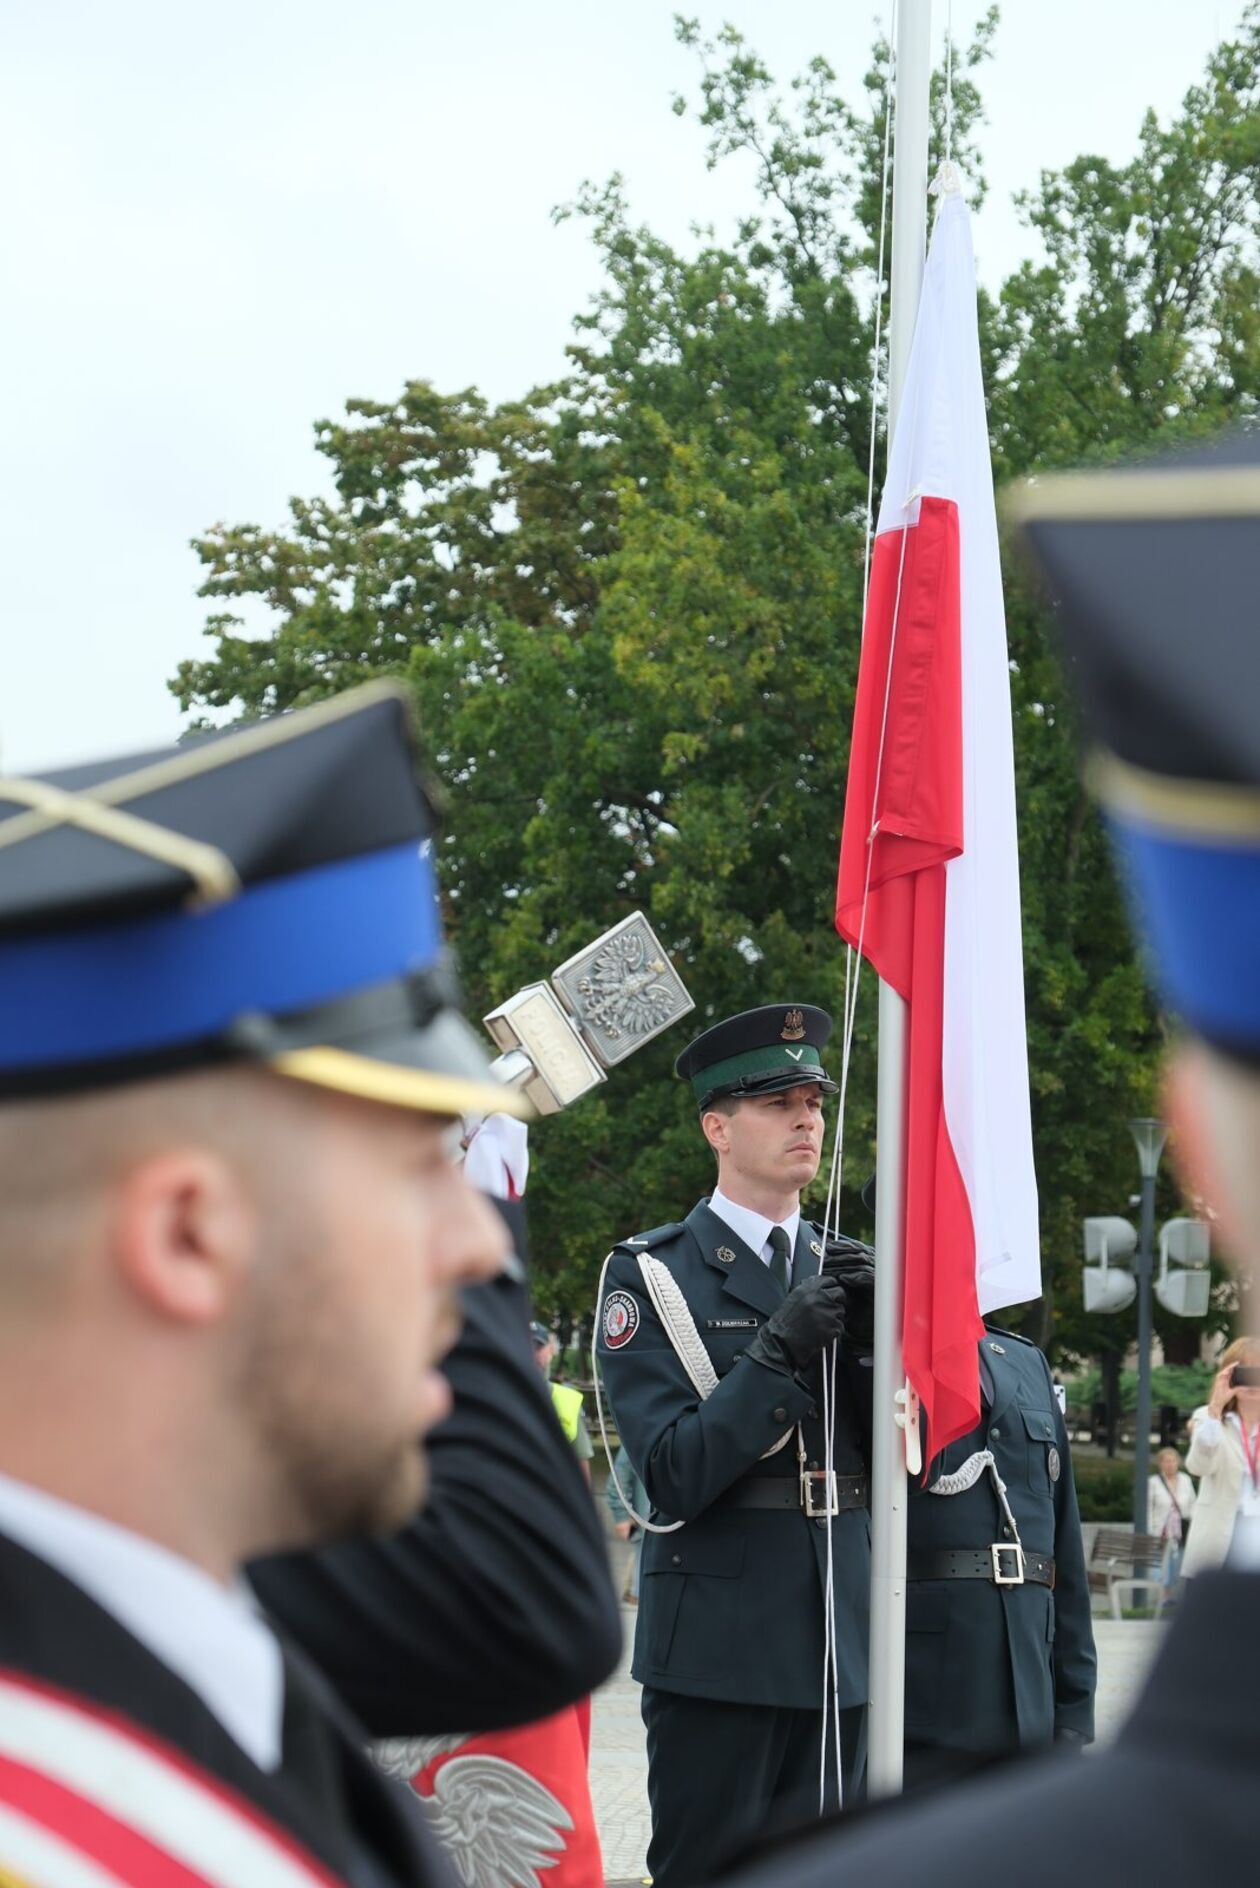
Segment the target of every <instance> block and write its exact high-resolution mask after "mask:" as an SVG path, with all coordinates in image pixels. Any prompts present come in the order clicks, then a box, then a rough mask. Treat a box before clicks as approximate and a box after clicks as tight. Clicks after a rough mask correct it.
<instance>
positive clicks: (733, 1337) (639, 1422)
mask: <svg viewBox="0 0 1260 1888" xmlns="http://www.w3.org/2000/svg"><path fill="white" fill-rule="evenodd" d="M822 1236H823V1235H822V1233H821V1231H820V1230H819V1228H818V1227H816V1226H811V1225H810V1224H809V1223H808V1222H807V1221H805V1220H804V1219H802V1221H801V1223H800V1229H799V1232H798V1234H797V1240H796V1248H795V1252H794V1254H793V1271H792V1276H793V1279H794V1280H796V1281H798V1282H799V1280H800V1279H802V1278H804V1277H805V1276H807V1274H808V1273H809V1272H812V1271H816V1270H817V1268H818V1263H819V1252H820V1250H821V1240H822ZM811 1248H815V1249H813V1250H811ZM641 1252H650V1253H651V1255H652V1257H653V1258H655V1259H660V1260H663V1261H664V1263H665V1264H666V1265H667V1266H668V1268H669V1270H670V1272H671V1273H672V1274H673V1276H674V1278H675V1279H676V1280H677V1282H678V1284H679V1286H680V1287H681V1289H682V1292H683V1295H684V1296H685V1298H686V1300H687V1304H688V1307H689V1309H690V1311H691V1315H692V1318H693V1319H694V1321H695V1324H696V1328H697V1331H698V1332H699V1335H700V1338H701V1339H702V1341H703V1343H704V1346H705V1349H706V1350H707V1351H708V1354H709V1356H710V1358H711V1359H712V1362H713V1367H714V1370H715V1371H716V1373H717V1376H718V1377H719V1379H720V1381H719V1383H718V1385H717V1388H716V1389H715V1390H714V1392H713V1394H712V1395H711V1396H709V1397H708V1398H707V1399H704V1400H702V1399H701V1398H700V1396H699V1395H698V1394H697V1392H696V1390H695V1388H694V1387H693V1385H692V1383H691V1380H690V1378H689V1377H688V1376H687V1374H686V1372H685V1370H684V1369H683V1366H682V1364H681V1363H680V1362H679V1360H678V1358H677V1356H676V1354H675V1352H674V1349H673V1347H672V1345H671V1344H670V1341H669V1339H668V1337H667V1336H666V1334H665V1331H664V1329H663V1327H662V1325H661V1323H660V1320H659V1319H658V1317H657V1315H656V1312H655V1311H654V1309H653V1307H652V1302H651V1299H650V1298H649V1297H648V1294H647V1291H646V1288H645V1286H644V1283H643V1277H642V1273H641V1271H640V1268H639V1263H638V1255H639V1253H641ZM722 1253H727V1254H730V1255H731V1256H730V1257H729V1258H723V1257H720V1256H719V1254H722ZM782 1301H783V1290H782V1287H781V1286H779V1285H778V1284H776V1282H775V1280H774V1279H773V1278H772V1277H771V1276H770V1273H769V1271H768V1270H767V1268H766V1267H765V1266H764V1265H763V1264H762V1262H761V1260H760V1258H759V1257H758V1256H757V1254H756V1253H753V1252H750V1251H749V1249H748V1247H747V1246H746V1245H744V1244H743V1242H742V1241H741V1240H740V1239H739V1238H738V1237H737V1236H736V1234H735V1233H733V1232H732V1231H731V1229H730V1227H729V1226H727V1224H726V1223H725V1221H724V1220H721V1219H719V1218H718V1217H717V1215H716V1214H715V1213H712V1212H710V1210H709V1206H708V1203H707V1201H703V1200H702V1201H701V1202H700V1204H699V1205H698V1206H696V1207H695V1208H694V1209H693V1211H692V1212H691V1213H689V1214H688V1216H687V1218H686V1220H685V1221H683V1222H682V1223H681V1224H676V1225H671V1226H662V1227H658V1228H657V1229H656V1231H654V1232H649V1233H643V1234H641V1235H640V1236H639V1237H638V1238H637V1239H634V1240H627V1241H625V1242H624V1243H623V1244H621V1245H619V1246H617V1247H615V1248H614V1250H613V1253H612V1255H611V1259H610V1263H609V1266H608V1274H607V1280H606V1286H605V1293H604V1299H603V1304H602V1305H601V1307H600V1311H601V1316H600V1334H599V1353H600V1364H601V1368H602V1372H603V1377H604V1381H605V1383H606V1385H607V1387H608V1394H609V1400H610V1401H611V1403H612V1407H613V1413H614V1415H615V1416H616V1419H617V1428H618V1431H619V1433H620V1435H621V1438H622V1441H623V1442H624V1443H625V1445H626V1448H627V1449H628V1451H629V1453H630V1457H631V1460H632V1461H633V1462H634V1465H635V1467H636V1469H637V1470H638V1472H639V1474H640V1476H641V1477H642V1480H643V1484H644V1486H645V1488H646V1489H647V1492H648V1497H649V1499H650V1500H651V1502H652V1504H653V1516H652V1518H653V1519H654V1520H670V1519H673V1520H680V1521H683V1522H685V1524H686V1525H685V1526H684V1527H682V1528H680V1529H679V1530H678V1532H677V1533H673V1534H648V1535H647V1536H646V1538H645V1540H644V1543H643V1566H642V1576H641V1584H640V1594H639V1616H638V1625H637V1630H636V1634H635V1647H634V1676H635V1677H636V1678H637V1679H638V1680H639V1681H640V1683H641V1684H644V1685H651V1686H655V1687H656V1688H657V1689H658V1690H661V1691H673V1692H682V1693H685V1694H688V1695H689V1696H692V1697H698V1698H719V1699H727V1700H730V1701H731V1702H734V1703H740V1704H768V1705H778V1706H789V1707H793V1708H797V1709H805V1710H818V1709H819V1708H820V1707H821V1705H822V1702H823V1653H824V1611H823V1606H824V1593H825V1590H826V1577H827V1523H826V1522H825V1521H816V1520H810V1519H808V1518H807V1517H806V1515H805V1514H804V1513H803V1512H802V1511H801V1509H800V1506H799V1504H796V1505H793V1507H792V1508H790V1509H784V1510H768V1509H749V1508H739V1507H732V1506H731V1505H729V1500H724V1497H728V1493H729V1491H730V1490H732V1488H733V1487H734V1485H735V1484H736V1483H739V1482H741V1481H742V1480H744V1479H746V1478H752V1477H762V1476H773V1477H787V1478H788V1479H789V1481H790V1483H791V1484H792V1485H793V1486H794V1487H795V1486H796V1485H797V1484H798V1460H797V1445H796V1433H795V1425H796V1424H797V1423H798V1422H799V1423H801V1424H802V1425H803V1430H804V1437H805V1449H806V1456H807V1460H808V1462H809V1463H810V1465H811V1466H814V1467H819V1468H821V1466H822V1463H823V1425H822V1409H823V1401H822V1367H821V1364H820V1363H819V1364H815V1365H814V1366H813V1367H812V1368H811V1370H810V1371H809V1372H807V1373H806V1374H805V1375H804V1376H801V1377H792V1376H788V1375H785V1374H783V1373H781V1372H778V1371H774V1370H768V1369H766V1368H765V1367H764V1366H763V1365H761V1364H758V1363H754V1362H748V1361H746V1360H745V1359H744V1355H743V1353H744V1349H745V1347H746V1346H747V1344H748V1343H749V1341H750V1340H751V1338H752V1337H753V1335H754V1333H755V1332H756V1330H757V1328H758V1327H759V1326H760V1325H761V1324H763V1323H764V1322H765V1320H766V1319H767V1318H768V1317H769V1316H770V1314H771V1313H772V1312H773V1311H774V1310H775V1309H776V1307H777V1306H778V1305H779V1304H781V1303H782ZM839 1357H840V1365H839V1368H838V1369H837V1372H836V1395H835V1407H834V1410H833V1432H834V1437H835V1454H834V1465H835V1469H836V1472H837V1474H838V1475H840V1476H846V1475H849V1476H852V1475H864V1474H866V1473H867V1469H868V1450H869V1434H870V1398H871V1383H870V1379H871V1371H870V1365H869V1361H863V1360H862V1359H860V1358H858V1357H857V1356H855V1355H852V1354H849V1352H848V1350H847V1347H846V1346H844V1345H841V1346H840V1348H839ZM784 1435H787V1436H788V1437H789V1440H788V1442H787V1444H786V1445H785V1447H784V1448H783V1449H781V1450H780V1451H779V1453H778V1454H776V1455H772V1456H770V1457H768V1458H767V1459H765V1460H763V1459H762V1457H763V1455H764V1452H765V1451H766V1450H767V1449H769V1448H770V1447H771V1445H772V1444H774V1443H776V1442H778V1441H779V1440H780V1438H781V1437H783V1436H784ZM831 1529H832V1556H833V1568H834V1571H833V1593H834V1617H835V1632H836V1663H837V1674H838V1684H837V1692H838V1698H839V1702H840V1704H841V1705H842V1706H848V1705H857V1704H864V1703H865V1702H866V1698H867V1677H866V1673H867V1630H868V1619H869V1588H870V1522H869V1516H868V1514H867V1512H866V1510H865V1509H864V1508H859V1509H854V1510H850V1511H849V1512H846V1513H842V1514H839V1515H837V1516H836V1517H835V1518H834V1520H833V1521H832V1523H831Z"/></svg>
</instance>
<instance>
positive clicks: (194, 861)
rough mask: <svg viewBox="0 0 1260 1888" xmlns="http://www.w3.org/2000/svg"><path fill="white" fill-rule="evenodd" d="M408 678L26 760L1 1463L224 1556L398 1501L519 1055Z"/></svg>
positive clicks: (2, 973)
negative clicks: (435, 848) (469, 908)
mask: <svg viewBox="0 0 1260 1888" xmlns="http://www.w3.org/2000/svg"><path fill="white" fill-rule="evenodd" d="M433 831H434V813H433V806H432V803H431V800H430V797H429V795H428V792H427V790H426V788H425V786H424V783H423V781H422V779H421V777H420V774H419V772H418V768H417V759H416V753H415V749H414V745H413V742H412V738H411V731H410V723H409V714H408V709H407V704H406V699H405V697H404V696H403V695H402V693H401V692H400V691H399V690H397V689H393V688H388V687H387V688H376V689H368V690H364V691H361V692H360V693H358V694H356V695H353V696H349V697H345V698H343V699H342V700H340V701H334V702H328V703H325V704H322V705H321V706H319V707H318V708H315V709H311V710H308V711H304V712H303V713H300V714H295V715H289V716H282V717H278V718H276V719H275V720H273V721H271V722H267V723H263V724H259V725H256V726H253V727H248V728H245V729H242V730H234V731H232V732H230V733H228V734H226V735H224V736H222V737H218V738H213V739H209V740H206V741H203V742H200V743H193V744H190V745H189V746H187V747H180V748H175V749H171V750H168V751H167V752H165V753H161V754H146V755H139V756H129V757H124V758H122V759H118V760H114V761H105V762H101V763H98V764H93V765H91V766H88V767H84V768H77V769H71V770H68V771H66V772H63V773H61V774H57V775H53V776H50V777H49V778H48V779H46V780H41V781H38V782H31V781H2V780H0V856H2V857H3V860H4V871H3V873H2V874H0V1466H3V1467H4V1468H6V1469H7V1470H8V1471H9V1472H11V1473H13V1474H16V1475H19V1476H23V1477H25V1478H26V1479H27V1480H29V1481H31V1482H33V1483H35V1484H36V1485H40V1486H43V1487H45V1488H47V1489H49V1490H50V1491H51V1492H53V1493H55V1494H60V1495H62V1496H64V1497H65V1498H67V1499H69V1500H72V1501H77V1502H79V1503H80V1504H81V1505H84V1506H87V1507H90V1508H96V1509H98V1510H99V1511H100V1512H102V1513H104V1514H106V1515H108V1516H109V1517H110V1518H112V1519H114V1520H117V1521H119V1522H121V1523H122V1524H124V1525H127V1526H130V1527H132V1528H134V1529H136V1530H138V1531H140V1532H145V1533H149V1534H151V1535H153V1536H154V1537H155V1538H157V1539H160V1540H163V1541H165V1542H166V1543H167V1544H168V1545H171V1546H174V1547H175V1548H176V1549H177V1550H178V1551H180V1552H182V1553H184V1554H185V1555H188V1556H190V1557H192V1558H195V1559H198V1560H200V1561H201V1562H202V1564H204V1565H206V1566H209V1567H213V1568H214V1569H215V1570H216V1571H217V1572H226V1571H227V1570H229V1569H230V1567H231V1565H232V1564H233V1563H234V1562H235V1561H236V1560H238V1559H240V1558H242V1557H243V1556H244V1555H246V1554H250V1553H258V1552H260V1551H263V1550H265V1549H267V1548H269V1547H279V1546H283V1545H287V1544H298V1543H301V1542H306V1541H313V1540H317V1539H321V1538H327V1537H329V1536H332V1535H334V1534H338V1533H343V1532H346V1531H349V1530H355V1529H364V1528H384V1527H390V1526H392V1525H395V1524H396V1523H398V1522H400V1521H401V1520H403V1519H404V1518H405V1517H406V1515H407V1514H409V1513H410V1512H411V1510H412V1509H413V1507H414V1506H415V1504H416V1502H417V1501H418V1499H419V1497H420V1495H421V1493H422V1491H423V1485H424V1465H423V1455H422V1450H421V1442H422V1438H423V1437H424V1435H425V1434H426V1433H427V1432H428V1430H429V1429H430V1428H431V1427H432V1425H433V1424H434V1423H435V1422H436V1421H438V1420H439V1419H440V1417H441V1416H442V1414H443V1413H444V1412H445V1409H446V1401H447V1393H446V1390H445V1387H444V1385H443V1383H442V1380H441V1378H440V1376H439V1375H438V1373H437V1370H436V1366H437V1364H438V1363H439V1361H440V1359H441V1356H442V1355H443V1353H444V1352H445V1350H446V1349H447V1348H448V1346H449V1344H450V1343H451V1341H452V1338H453V1336H454V1334H455V1328H456V1319H455V1302H454V1292H455V1290H456V1287H457V1286H458V1285H460V1284H461V1283H464V1282H465V1281H469V1280H473V1279H477V1278H483V1277H487V1276H489V1275H490V1274H491V1273H492V1272H493V1271H495V1270H496V1269H497V1268H498V1267H499V1265H500V1264H501V1262H502V1258H503V1254H504V1245H505V1240H504V1234H503V1232H502V1229H501V1226H500V1222H499V1221H498V1219H497V1218H496V1216H495V1215H494V1214H493V1212H492V1210H491V1209H490V1208H489V1207H488V1206H487V1205H486V1203H485V1202H484V1201H483V1200H481V1199H480V1198H479V1197H478V1196H477V1195H475V1194H474V1193H473V1192H472V1191H471V1190H470V1189H469V1188H468V1187H467V1186H466V1185H465V1184H464V1182H463V1180H462V1178H461V1176H460V1175H459V1173H458V1172H457V1170H456V1169H455V1167H454V1166H453V1164H452V1160H451V1155H452V1153H453V1151H454V1145H453V1136H454V1133H455V1131H456V1128H455V1123H456V1121H457V1119H458V1117H459V1116H461V1115H462V1114H463V1113H464V1112H465V1111H468V1110H479V1111H481V1112H489V1111H490V1110H492V1109H507V1110H511V1109H514V1108H516V1107H518V1106H519V1103H518V1100H517V1098H516V1097H515V1096H513V1095H511V1094H510V1093H508V1092H507V1091H505V1090H504V1089H503V1088H502V1087H501V1086H500V1085H498V1084H497V1083H495V1082H494V1081H493V1080H492V1079H491V1077H490V1071H489V1069H488V1066H487V1063H486V1058H485V1055H484V1052H483V1050H482V1048H481V1046H480V1044H479V1043H478V1041H477V1039H476V1038H475V1037H474V1035H473V1034H472V1032H471V1030H470V1029H469V1027H468V1025H467V1023H466V1022H465V1021H464V1019H463V1017H462V1015H461V1013H460V1009H459V1003H458V998H457V995H456V994H455V993H454V990H453V987H452V982H451V978H450V976H449V973H448V970H447V967H446V964H445V959H444V955H443V949H442V934H441V924H440V919H439V913H438V905H437V895H436V889H435V884H434V879H433V871H432V864H431V858H430V851H431V841H432V836H433Z"/></svg>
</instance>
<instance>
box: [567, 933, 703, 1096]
mask: <svg viewBox="0 0 1260 1888" xmlns="http://www.w3.org/2000/svg"><path fill="white" fill-rule="evenodd" d="M555 982H556V985H557V987H558V988H559V989H560V990H561V992H562V994H563V995H564V997H565V1000H566V1001H567V1002H568V1003H569V1005H570V1007H571V1008H572V1010H573V1013H574V1015H575V1016H576V1017H577V1018H578V1021H579V1023H580V1024H581V1026H582V1028H583V1030H585V1031H587V1032H588V1033H589V1036H590V1038H591V1039H592V1040H593V1041H594V1043H595V1044H596V1047H597V1053H598V1054H599V1056H600V1058H601V1060H602V1061H603V1062H604V1063H606V1064H608V1065H611V1064H613V1063H615V1062H620V1061H621V1060H622V1059H623V1058H624V1057H625V1056H627V1055H630V1054H632V1053H633V1052H634V1050H635V1049H636V1048H638V1046H639V1044H640V1043H641V1042H646V1041H648V1040H649V1039H650V1038H651V1037H652V1036H655V1035H656V1034H658V1032H659V1031H660V1030H662V1029H664V1028H665V1027H666V1026H667V1024H669V1023H671V1022H672V1021H673V1020H674V1018H675V1017H676V1016H679V1015H682V1014H685V1012H686V1011H687V1010H688V1009H690V1007H691V1000H690V998H689V997H688V995H687V992H686V990H685V989H684V987H683V985H682V983H681V981H680V979H679V977H678V973H677V972H676V971H675V970H674V968H673V966H672V965H671V964H670V962H669V959H668V958H667V957H666V956H665V953H664V951H662V949H661V947H660V945H659V943H658V942H657V940H656V936H655V934H654V932H653V931H652V930H651V928H650V926H649V925H648V923H647V921H646V920H645V919H644V918H643V917H642V916H641V915H640V914H639V913H637V912H636V913H635V915H634V917H632V918H629V919H627V920H625V921H624V922H623V923H622V924H620V925H617V926H616V927H615V928H614V929H613V930H612V931H610V932H608V933H606V934H605V936H604V937H602V938H599V939H597V940H596V942H595V944H594V945H593V946H592V948H591V949H590V950H589V951H587V952H584V953H583V954H582V955H580V956H578V957H574V958H570V959H569V961H568V963H567V964H562V965H561V967H560V969H559V970H557V971H556V973H555Z"/></svg>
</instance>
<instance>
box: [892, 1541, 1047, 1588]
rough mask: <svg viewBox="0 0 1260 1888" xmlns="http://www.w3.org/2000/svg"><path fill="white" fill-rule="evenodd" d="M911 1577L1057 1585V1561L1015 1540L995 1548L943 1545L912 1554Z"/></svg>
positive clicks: (995, 1544)
mask: <svg viewBox="0 0 1260 1888" xmlns="http://www.w3.org/2000/svg"><path fill="white" fill-rule="evenodd" d="M906 1573H907V1576H908V1577H909V1578H910V1579H911V1580H990V1581H992V1583H993V1585H994V1586H1023V1585H1024V1584H1025V1582H1028V1583H1029V1584H1031V1585H1033V1586H1051V1587H1052V1586H1053V1585H1054V1562H1053V1560H1052V1559H1051V1558H1050V1556H1049V1554H1031V1553H1029V1552H1028V1551H1027V1549H1026V1548H1023V1547H1017V1546H1016V1545H1015V1543H1014V1542H1013V1541H994V1543H993V1545H992V1546H991V1547H941V1548H936V1549H935V1550H929V1549H927V1548H925V1549H923V1550H922V1551H921V1552H919V1553H914V1554H911V1555H910V1556H909V1558H908V1560H907V1562H906Z"/></svg>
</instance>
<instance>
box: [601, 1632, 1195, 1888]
mask: <svg viewBox="0 0 1260 1888" xmlns="http://www.w3.org/2000/svg"><path fill="white" fill-rule="evenodd" d="M624 1619H625V1631H626V1649H625V1652H624V1654H623V1656H622V1661H621V1667H620V1669H619V1671H618V1672H617V1675H616V1677H615V1678H613V1679H611V1680H610V1681H609V1683H608V1684H607V1685H605V1686H604V1688H603V1690H602V1691H601V1692H599V1693H598V1695H597V1696H596V1699H595V1711H594V1729H593V1736H592V1745H591V1792H592V1795H593V1796H594V1799H595V1815H596V1819H597V1821H598V1823H599V1834H600V1841H601V1842H602V1844H603V1850H604V1873H605V1876H606V1878H607V1880H608V1881H609V1883H620V1882H640V1881H642V1880H643V1879H644V1876H645V1874H646V1868H645V1862H644V1857H645V1855H646V1852H647V1840H648V1806H647V1759H646V1756H645V1754H644V1747H643V1723H642V1720H641V1718H640V1717H639V1687H638V1686H637V1685H636V1684H635V1683H634V1681H633V1680H632V1679H631V1677H630V1647H631V1643H632V1640H633V1637H634V1613H633V1611H632V1610H631V1609H630V1608H629V1607H627V1608H625V1609H624ZM1164 1631H1165V1628H1164V1627H1163V1626H1162V1625H1155V1624H1154V1623H1153V1622H1151V1621H1149V1620H1127V1619H1126V1620H1123V1621H1115V1620H1111V1619H1102V1618H1097V1617H1096V1618H1095V1620H1094V1635H1095V1639H1096V1641H1097V1645H1098V1736H1099V1740H1100V1742H1105V1741H1106V1740H1107V1739H1108V1738H1109V1737H1112V1736H1114V1734H1115V1731H1116V1728H1117V1726H1118V1725H1119V1723H1120V1722H1121V1720H1122V1719H1123V1717H1124V1716H1125V1713H1126V1712H1127V1710H1128V1707H1129V1705H1130V1703H1131V1702H1132V1699H1133V1697H1134V1695H1135V1693H1136V1691H1137V1688H1138V1686H1139V1684H1140V1682H1141V1680H1142V1677H1143V1674H1144V1673H1145V1671H1146V1668H1147V1666H1148V1664H1149V1663H1150V1661H1151V1659H1152V1658H1153V1656H1154V1654H1155V1651H1156V1649H1157V1648H1158V1646H1159V1643H1160V1639H1161V1637H1162V1635H1163V1633H1164Z"/></svg>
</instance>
